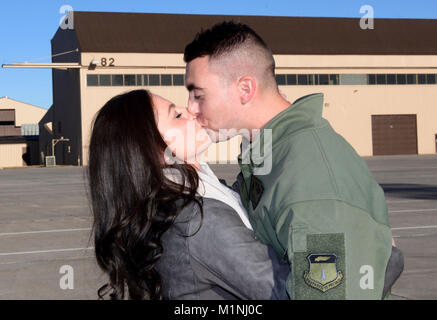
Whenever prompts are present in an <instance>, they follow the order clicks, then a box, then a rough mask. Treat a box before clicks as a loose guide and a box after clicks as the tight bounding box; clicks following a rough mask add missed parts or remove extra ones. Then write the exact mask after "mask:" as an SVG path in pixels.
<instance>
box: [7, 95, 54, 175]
mask: <svg viewBox="0 0 437 320" xmlns="http://www.w3.org/2000/svg"><path fill="white" fill-rule="evenodd" d="M46 112H47V110H46V109H43V108H40V107H37V106H33V105H30V104H28V103H24V102H21V101H17V100H14V99H11V98H8V97H2V98H0V168H7V167H24V166H28V165H38V164H40V162H41V160H40V154H39V126H38V122H39V121H40V119H41V118H42V117H43V116H44V114H45V113H46Z"/></svg>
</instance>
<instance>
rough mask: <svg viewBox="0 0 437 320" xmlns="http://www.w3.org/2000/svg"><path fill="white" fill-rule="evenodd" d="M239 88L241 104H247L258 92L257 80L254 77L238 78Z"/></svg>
mask: <svg viewBox="0 0 437 320" xmlns="http://www.w3.org/2000/svg"><path fill="white" fill-rule="evenodd" d="M237 88H238V91H239V93H240V102H241V104H243V105H244V104H246V103H248V102H249V101H251V100H252V98H253V96H254V95H255V92H256V89H257V87H256V81H255V78H254V77H251V76H243V77H241V78H240V79H239V80H238V83H237Z"/></svg>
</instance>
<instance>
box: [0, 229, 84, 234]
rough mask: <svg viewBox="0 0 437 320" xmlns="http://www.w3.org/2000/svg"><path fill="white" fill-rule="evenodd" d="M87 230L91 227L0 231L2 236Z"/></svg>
mask: <svg viewBox="0 0 437 320" xmlns="http://www.w3.org/2000/svg"><path fill="white" fill-rule="evenodd" d="M85 230H91V228H78V229H55V230H40V231H22V232H5V233H0V236H13V235H19V234H35V233H50V232H71V231H85Z"/></svg>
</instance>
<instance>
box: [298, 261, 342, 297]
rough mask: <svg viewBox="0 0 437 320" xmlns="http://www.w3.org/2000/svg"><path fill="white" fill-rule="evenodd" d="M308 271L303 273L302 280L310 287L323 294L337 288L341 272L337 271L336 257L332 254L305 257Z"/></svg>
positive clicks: (340, 279)
mask: <svg viewBox="0 0 437 320" xmlns="http://www.w3.org/2000/svg"><path fill="white" fill-rule="evenodd" d="M307 260H308V263H309V270H306V271H305V272H304V276H303V277H304V280H305V283H306V284H307V285H309V286H310V287H313V288H316V289H318V290H320V291H322V292H323V293H325V292H326V291H328V290H329V289H332V288H335V287H336V286H338V285H339V284H340V283H341V281H342V279H343V272H342V271H341V270H337V256H336V255H335V254H333V253H312V254H310V255H309V256H308V257H307Z"/></svg>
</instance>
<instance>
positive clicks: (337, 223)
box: [273, 199, 392, 300]
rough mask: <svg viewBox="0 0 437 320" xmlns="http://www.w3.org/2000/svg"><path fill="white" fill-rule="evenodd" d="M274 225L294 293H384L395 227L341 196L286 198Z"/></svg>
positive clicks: (343, 296)
mask: <svg viewBox="0 0 437 320" xmlns="http://www.w3.org/2000/svg"><path fill="white" fill-rule="evenodd" d="M277 212H279V215H278V216H277V218H276V219H275V222H274V223H275V224H274V225H273V227H274V229H275V230H276V233H277V237H278V242H279V243H280V245H281V247H283V248H285V249H286V258H287V259H288V262H289V264H290V268H291V273H290V275H289V277H288V279H287V292H288V294H289V296H290V298H291V299H318V300H324V299H360V300H361V299H381V298H382V291H383V287H384V277H385V271H386V266H387V263H388V260H389V257H390V254H391V248H392V246H391V230H390V228H389V226H387V225H384V224H380V223H377V222H376V221H375V220H374V219H372V218H371V216H370V215H369V213H367V212H365V211H363V210H362V209H360V208H356V207H353V206H351V205H349V204H347V203H345V202H343V201H339V200H330V199H327V200H314V201H304V202H300V203H294V204H284V205H283V206H281V208H280V209H279V210H278V211H277Z"/></svg>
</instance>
